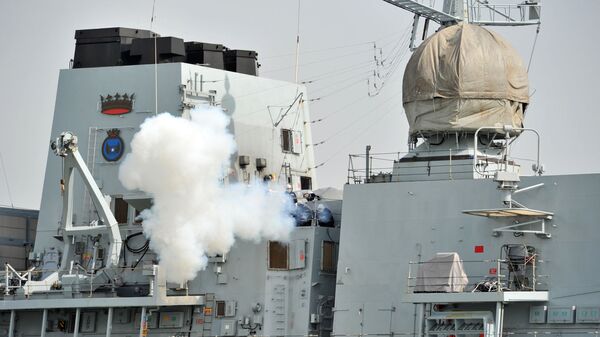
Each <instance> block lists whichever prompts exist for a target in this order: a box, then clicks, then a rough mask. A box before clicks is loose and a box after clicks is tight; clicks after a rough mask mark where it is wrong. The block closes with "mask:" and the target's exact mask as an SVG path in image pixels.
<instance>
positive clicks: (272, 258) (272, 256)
mask: <svg viewBox="0 0 600 337" xmlns="http://www.w3.org/2000/svg"><path fill="white" fill-rule="evenodd" d="M268 249H269V261H268V264H269V269H275V270H288V245H287V244H285V243H281V242H277V241H269V247H268Z"/></svg>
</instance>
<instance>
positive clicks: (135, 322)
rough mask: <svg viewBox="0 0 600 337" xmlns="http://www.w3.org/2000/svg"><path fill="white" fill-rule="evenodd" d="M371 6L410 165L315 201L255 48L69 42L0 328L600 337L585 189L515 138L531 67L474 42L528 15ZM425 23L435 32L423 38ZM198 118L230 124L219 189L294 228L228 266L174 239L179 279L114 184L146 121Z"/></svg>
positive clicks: (300, 90)
mask: <svg viewBox="0 0 600 337" xmlns="http://www.w3.org/2000/svg"><path fill="white" fill-rule="evenodd" d="M385 1H386V2H389V3H390V4H392V5H394V6H397V7H399V8H401V9H404V10H407V11H409V12H411V13H414V24H413V29H412V36H411V49H412V50H413V54H412V56H411V58H410V60H409V62H408V65H407V67H406V70H405V74H404V81H403V88H402V89H403V90H402V92H403V107H404V111H405V113H406V116H407V119H408V121H409V126H410V131H409V135H408V136H409V151H408V152H407V153H399V152H398V153H391V154H390V153H388V154H376V153H372V152H371V151H370V150H371V148H370V146H367V147H366V152H365V153H364V154H360V155H350V156H349V168H348V184H346V185H345V187H344V191H343V198H342V197H340V196H339V195H338V193H335V192H334V191H332V190H331V189H323V188H322V189H318V188H317V187H318V185H317V180H316V176H315V170H314V168H315V160H314V152H313V147H312V146H310V145H311V144H313V142H312V136H311V130H310V125H311V123H310V118H309V117H310V115H309V109H308V99H307V98H308V92H307V89H306V87H305V86H303V85H298V84H296V83H288V82H283V81H276V80H271V79H266V78H262V77H259V76H258V64H257V53H256V52H254V51H251V50H235V49H229V48H227V47H225V46H223V45H221V44H210V43H203V42H195V41H183V40H182V39H179V38H175V37H161V36H158V35H157V34H155V33H154V32H151V31H147V30H141V29H128V28H101V29H87V30H78V31H76V33H75V39H76V48H75V55H74V58H73V60H72V64H71V67H70V68H69V69H64V70H61V71H60V77H59V83H58V91H57V97H56V106H55V113H54V121H53V126H52V135H53V136H54V137H56V138H54V139H53V140H52V142H51V146H50V148H49V150H48V164H47V168H46V174H45V182H44V188H43V197H42V207H41V209H40V213H39V220H38V225H37V233H36V237H35V244H34V246H33V251H32V252H31V253H29V255H28V265H29V266H30V267H29V269H27V270H16V269H15V268H14V267H13V266H11V265H10V264H8V263H7V264H6V265H5V270H4V273H3V275H2V280H1V281H0V282H1V284H0V288H1V290H2V294H3V296H2V301H0V334H2V335H6V336H10V337H15V336H47V337H52V336H123V337H124V336H131V337H133V336H205V337H206V336H273V337H275V336H282V337H283V336H298V337H301V336H304V337H307V336H314V337H331V336H339V337H342V336H348V337H350V336H358V337H363V336H394V335H399V336H400V335H402V336H403V335H408V336H416V337H421V336H423V337H425V336H427V337H434V336H439V337H469V336H479V337H500V336H502V335H504V336H508V335H523V336H531V335H533V336H537V335H540V334H541V335H553V336H561V335H575V336H589V335H590V334H594V335H597V334H598V333H599V331H600V288H599V287H598V282H597V281H596V279H597V273H596V272H595V270H594V269H593V268H594V267H593V266H594V260H595V257H596V253H597V248H596V245H597V242H598V241H599V240H600V231H598V230H597V228H596V221H597V219H598V218H599V217H600V214H599V213H600V211H599V210H598V207H597V206H598V200H600V176H599V175H598V174H581V175H556V176H551V175H543V173H544V167H543V165H542V164H541V161H540V158H539V153H540V151H539V147H540V146H542V145H543V144H544V142H543V138H542V137H541V135H540V134H539V133H538V132H537V131H536V130H535V129H534V128H528V127H525V126H524V117H525V114H526V110H527V106H528V104H529V97H530V93H529V86H528V79H527V71H526V69H525V67H524V66H523V63H522V61H521V59H520V57H519V56H518V54H517V53H516V51H515V50H514V49H513V48H512V47H511V46H510V44H509V43H508V42H507V41H506V40H504V39H503V38H502V37H501V36H499V34H497V33H495V32H493V31H491V30H488V29H486V28H484V26H488V25H496V26H522V25H539V24H540V16H539V15H540V10H541V5H540V4H539V2H537V1H533V0H528V1H525V2H523V3H519V4H510V5H494V4H491V3H489V2H488V1H477V0H474V1H471V0H468V1H452V0H446V1H443V2H442V3H440V4H441V6H442V7H441V8H437V7H436V6H435V5H434V4H435V1H422V0H420V1H416V0H385ZM440 4H438V5H440ZM430 23H431V24H437V25H439V29H437V31H436V32H434V33H433V34H432V35H431V36H428V33H427V30H428V27H429V25H430ZM421 28H422V29H423V38H424V40H423V42H422V43H420V45H419V46H418V47H417V46H416V44H417V40H418V38H417V36H418V33H417V31H418V30H419V29H421ZM290 102H291V103H290ZM207 109H213V110H214V109H217V110H219V111H221V112H222V113H223V114H224V115H226V116H227V118H230V119H231V123H230V124H229V126H228V127H227V129H228V132H230V133H231V134H232V135H233V137H234V138H235V142H236V144H237V145H236V147H235V151H232V152H231V153H230V154H229V158H228V159H229V160H228V162H229V165H228V166H226V167H221V168H220V170H217V171H218V172H220V176H219V177H218V184H219V186H229V185H231V186H233V185H241V186H250V185H259V186H267V187H269V188H270V189H272V190H275V189H276V187H277V186H285V187H286V188H287V190H288V193H289V197H290V198H289V199H290V200H293V201H290V204H291V206H290V207H289V208H286V210H287V211H289V214H288V217H289V218H290V219H292V220H293V225H294V227H293V229H291V232H290V233H289V236H288V237H287V238H286V240H277V238H276V237H273V238H269V235H265V236H264V237H263V238H262V239H260V240H242V239H238V240H236V241H235V243H233V244H232V247H231V249H230V250H228V251H227V252H226V253H223V254H213V253H210V252H209V250H206V249H205V250H201V251H200V254H198V250H195V249H193V248H194V247H187V246H186V243H187V241H186V243H182V242H173V246H177V247H178V248H181V250H179V252H183V253H181V254H179V255H176V256H174V257H173V256H171V258H175V260H176V261H181V262H182V265H183V266H185V265H186V264H185V262H186V261H197V260H198V259H200V260H202V259H201V258H205V259H204V260H202V261H203V262H202V263H203V265H202V268H201V270H200V271H198V272H197V273H193V274H194V277H193V278H191V279H182V280H181V282H179V281H178V279H176V278H174V276H173V275H174V273H173V270H174V269H173V268H174V267H173V266H170V265H165V264H164V261H165V257H164V256H162V255H161V253H160V251H159V248H160V247H159V246H157V244H156V242H157V241H160V239H163V240H164V239H165V238H164V237H163V238H156V237H153V236H152V233H151V231H150V230H149V229H148V226H149V224H148V222H149V220H148V219H149V216H148V214H150V213H149V212H152V210H153V209H155V207H157V205H158V204H159V203H160V200H159V197H158V196H157V195H154V194H153V193H150V192H148V191H145V190H144V189H142V188H128V187H126V186H124V185H125V184H124V182H123V181H124V180H123V179H122V178H123V175H127V174H129V175H133V176H136V175H137V174H138V173H140V172H139V171H142V170H143V169H146V167H141V168H140V167H137V168H136V169H135V170H129V171H128V170H127V167H128V166H127V165H125V163H124V162H125V161H127V160H129V159H128V158H129V157H128V156H129V155H130V154H131V153H132V151H137V149H138V148H139V145H138V143H137V140H136V137H138V135H139V134H141V133H142V132H143V131H144V128H148V126H147V125H148V124H147V123H148V120H153V119H154V120H158V119H157V118H159V117H160V116H165V115H164V114H160V115H159V114H157V113H159V112H169V114H170V116H174V117H177V118H179V119H181V120H193V119H194V116H197V115H198V113H199V112H198V111H201V112H202V111H204V112H205V113H207V112H206V111H208V110H207ZM167 115H168V114H167ZM161 118H162V119H161V120H160V121H161V123H164V124H167V123H166V122H167V121H169V119H168V118H169V117H161ZM205 122H206V121H205ZM158 124H160V123H158ZM198 124H201V123H198ZM145 125H146V126H145ZM176 133H177V130H175V132H174V133H173V134H171V135H169V134H166V135H165V134H155V135H153V137H150V138H151V139H154V140H156V139H158V140H160V141H156V142H153V143H152V144H153V145H152V146H153V147H154V148H155V149H157V151H158V149H163V148H165V149H168V150H169V151H175V152H176V151H177V148H178V147H180V146H185V145H186V144H185V142H183V143H181V142H179V143H177V142H174V144H171V143H170V142H169V139H171V138H175V136H176ZM524 134H530V135H531V136H533V137H536V139H537V149H536V151H534V155H533V160H532V163H533V164H532V165H531V167H532V171H531V173H529V174H527V172H526V170H524V169H522V167H521V164H520V163H519V160H518V159H516V158H513V157H512V155H511V153H512V152H511V151H512V149H513V148H514V147H516V146H518V142H517V140H518V139H519V137H521V136H522V135H524ZM184 136H185V135H184ZM169 137H171V138H169ZM180 138H181V137H180ZM193 140H194V139H190V142H192V141H193ZM208 143H209V145H210V142H208ZM192 145H193V144H192ZM215 147H216V145H215ZM152 149H153V148H152V147H150V151H149V153H146V155H147V156H150V158H155V157H152V156H151V155H152V153H153V152H152ZM191 155H192V154H190V156H191ZM162 159H165V160H164V163H163V162H161V163H160V164H165V166H166V167H170V166H169V165H171V164H172V162H177V161H179V159H181V160H182V161H183V162H184V163H185V164H187V163H189V161H185V160H183V157H176V156H173V157H168V158H162ZM166 159H168V160H166ZM363 163H364V166H363ZM389 163H392V167H389V166H386V165H390V164H389ZM530 163H531V162H530ZM155 164H156V166H158V164H159V163H158V162H156V163H155ZM146 166H150V167H152V166H154V163H153V162H150V163H149V164H148V163H146ZM130 168H131V167H130ZM173 168H177V166H173ZM123 171H125V172H123ZM140 174H141V173H140ZM162 174H163V176H161V177H160V178H159V179H157V180H165V181H171V178H172V177H171V176H175V177H176V176H178V175H181V174H182V173H181V172H179V171H177V169H173V171H172V172H162ZM197 174H198V175H199V176H202V175H203V174H204V172H197ZM159 183H160V181H159ZM129 187H131V186H129ZM173 188H175V187H173ZM265 193H276V191H271V190H270V191H268V192H265ZM273 207H274V206H273ZM174 208H175V211H179V209H178V208H177V207H174ZM235 208H236V205H233V206H231V210H230V211H231V212H232V213H235ZM181 211H182V212H183V210H181ZM253 215H254V214H248V219H247V221H248V222H252V223H254V221H256V220H257V219H251V217H252V216H253ZM218 216H222V217H227V216H229V214H218ZM258 220H259V221H267V220H268V219H258ZM176 231H177V230H176V229H175V228H173V229H172V234H173V235H175V232H176ZM162 234H163V236H167V237H168V236H170V234H171V233H169V232H168V231H167V232H163V233H162ZM206 235H208V234H206ZM179 246H181V247H179ZM205 251H207V252H209V253H207V254H206V256H204V255H203V254H204V252H205ZM186 252H189V253H186ZM198 255H202V256H198ZM161 261H163V264H161Z"/></svg>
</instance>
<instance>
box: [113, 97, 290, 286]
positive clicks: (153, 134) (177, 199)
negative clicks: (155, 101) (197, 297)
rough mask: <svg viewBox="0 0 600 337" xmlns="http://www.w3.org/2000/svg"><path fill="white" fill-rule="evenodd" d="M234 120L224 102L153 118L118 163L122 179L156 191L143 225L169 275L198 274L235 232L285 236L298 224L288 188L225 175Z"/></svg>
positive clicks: (176, 278) (232, 239)
mask: <svg viewBox="0 0 600 337" xmlns="http://www.w3.org/2000/svg"><path fill="white" fill-rule="evenodd" d="M229 123H230V119H229V117H227V116H226V115H225V114H224V113H223V112H222V111H221V110H220V109H218V108H203V109H198V110H194V111H192V112H191V119H186V118H181V117H175V116H172V115H170V114H168V113H163V114H160V115H157V116H155V117H151V118H148V119H146V121H145V122H144V123H143V124H142V125H141V127H140V131H139V132H138V133H136V134H135V135H134V137H133V140H132V142H131V153H129V154H128V155H127V157H126V158H125V160H124V161H123V163H122V164H121V166H120V168H119V179H120V180H121V182H122V183H123V186H125V187H126V188H127V189H130V190H133V189H139V190H142V191H144V192H148V193H150V194H151V195H152V196H153V198H154V204H153V206H152V208H151V209H149V210H146V211H144V212H142V214H141V216H142V218H143V220H144V221H143V231H144V234H145V235H146V237H147V238H149V239H150V248H151V249H152V250H153V251H155V252H156V253H157V254H158V256H159V264H160V266H161V269H163V270H166V275H167V281H169V282H177V283H181V282H184V281H187V280H191V279H193V278H194V277H195V276H196V274H197V273H198V272H199V271H201V270H203V269H204V268H206V265H207V255H212V254H225V253H227V252H228V251H229V250H230V249H231V247H232V245H233V244H234V242H235V240H236V238H241V239H245V240H253V241H256V242H258V241H260V240H261V239H263V238H266V239H271V240H279V241H286V240H287V239H288V237H289V234H290V231H291V229H292V228H293V226H294V225H293V220H292V218H291V217H290V216H289V208H290V207H291V205H290V201H289V198H288V197H287V196H286V194H285V193H284V192H283V190H282V191H279V192H275V191H269V190H268V189H267V187H266V186H264V185H262V184H257V185H253V186H247V185H241V184H233V185H224V184H223V183H222V182H221V179H222V178H223V177H224V176H226V175H227V173H228V170H229V167H230V164H229V158H230V156H231V155H232V154H233V153H234V151H235V148H236V144H235V141H234V138H233V136H232V135H231V134H230V133H229V132H228V131H227V126H228V125H229Z"/></svg>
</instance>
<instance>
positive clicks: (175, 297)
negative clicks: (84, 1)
mask: <svg viewBox="0 0 600 337" xmlns="http://www.w3.org/2000/svg"><path fill="white" fill-rule="evenodd" d="M75 38H76V39H77V46H76V49H75V56H74V59H73V61H72V68H71V69H65V70H62V71H61V72H60V77H59V84H58V92H57V97H56V108H55V114H54V121H53V127H52V135H53V136H54V137H57V138H56V139H54V140H53V142H52V144H51V145H52V146H51V148H49V157H48V164H47V168H46V180H45V184H44V189H43V198H42V199H43V201H42V208H41V210H40V216H39V224H38V226H37V236H36V242H35V246H34V249H33V251H32V252H31V253H30V254H29V262H30V263H31V266H32V267H31V268H30V269H29V270H25V271H21V270H15V269H14V268H13V267H12V266H10V265H7V266H6V268H5V273H4V276H3V280H4V281H3V287H2V289H3V300H2V301H1V302H0V305H1V307H2V313H1V314H0V315H1V316H2V322H3V324H2V327H0V329H2V332H0V334H2V335H8V336H64V335H65V334H68V335H74V336H134V335H135V336H138V335H139V336H216V335H219V336H239V335H249V334H265V335H307V334H309V333H312V334H317V335H327V334H328V333H329V330H331V324H332V322H331V308H332V307H333V292H334V287H335V285H334V284H335V256H336V247H337V241H338V229H336V228H334V227H333V221H334V220H333V219H332V214H331V212H332V211H333V213H334V214H333V217H334V218H335V217H337V220H338V221H339V205H338V206H335V205H334V206H329V207H324V205H323V204H324V203H326V200H320V197H319V196H318V195H315V194H314V193H309V194H307V195H306V198H304V192H306V191H312V190H314V189H316V187H317V186H316V180H315V176H314V171H312V170H310V168H311V167H314V158H313V151H312V148H311V147H307V146H306V144H311V143H312V141H311V134H310V129H309V128H307V127H305V126H306V125H307V124H308V123H307V121H309V111H308V106H307V104H306V103H305V101H306V100H307V92H306V88H305V87H303V86H300V85H296V84H293V83H287V82H281V81H275V80H270V79H265V78H261V77H258V76H257V72H258V65H257V54H256V53H255V52H254V51H244V50H230V49H228V48H226V47H224V46H222V45H219V44H208V43H199V42H184V41H183V40H181V39H178V38H174V37H159V36H157V35H156V34H155V33H153V32H150V31H144V30H138V29H127V28H105V29H90V30H80V31H77V32H76V34H75ZM203 106H210V107H215V108H217V109H222V110H223V112H224V113H225V114H227V115H229V116H230V117H231V119H232V123H231V124H230V127H229V129H230V132H231V133H232V134H233V135H234V137H235V141H236V143H237V148H236V153H235V154H234V155H233V156H232V158H231V166H230V167H224V168H223V174H222V178H221V183H222V184H224V185H227V184H232V183H240V184H248V185H250V184H267V185H270V184H273V185H283V186H285V187H287V188H288V189H289V190H291V191H295V192H297V193H295V194H296V195H297V196H298V199H299V201H298V204H297V206H296V207H297V209H299V210H300V211H299V212H297V213H298V216H297V224H298V227H297V228H296V229H294V230H293V232H292V234H291V238H290V241H289V242H286V243H280V242H276V241H266V240H263V241H262V242H260V243H256V242H245V241H241V240H238V242H236V244H235V247H234V248H233V250H232V251H231V252H230V253H229V254H226V255H215V256H209V258H208V267H207V268H206V270H204V271H202V272H200V273H199V275H198V276H197V277H196V278H195V279H194V280H192V281H189V282H186V283H184V284H173V283H169V282H166V275H165V272H164V270H162V269H161V268H160V267H159V266H158V259H159V257H158V256H157V255H156V254H155V253H154V252H153V251H152V249H150V248H149V242H148V241H147V239H146V238H145V237H144V235H142V224H141V218H140V217H139V214H140V213H141V212H142V211H144V210H145V209H148V208H150V207H151V206H152V203H153V201H152V195H148V194H146V193H144V192H141V191H135V190H134V191H130V190H127V189H125V188H124V187H123V185H122V184H121V183H120V181H119V179H118V177H117V176H118V169H119V165H120V164H121V162H122V160H123V159H124V158H125V156H126V155H127V153H128V152H129V151H130V150H131V148H130V145H131V141H132V137H133V136H134V134H135V133H136V132H137V131H138V130H139V127H140V124H142V122H143V121H144V120H146V119H147V118H148V117H152V116H154V115H156V114H157V113H161V112H169V113H171V114H172V115H174V116H181V117H183V118H189V115H190V111H191V110H193V109H195V108H198V107H203ZM163 145H164V146H167V147H168V146H169V144H161V145H160V146H163ZM172 174H178V172H172ZM198 174H202V172H198ZM335 203H337V204H339V202H334V204H335ZM336 207H337V209H338V210H337V211H336ZM325 209H326V211H324V210H325ZM324 212H328V213H327V216H325V217H323V216H322V215H324ZM336 212H337V213H338V214H335V213H336ZM317 215H319V216H320V217H317ZM319 219H320V220H321V221H319ZM180 258H181V259H187V258H192V257H190V256H180ZM4 323H5V324H4Z"/></svg>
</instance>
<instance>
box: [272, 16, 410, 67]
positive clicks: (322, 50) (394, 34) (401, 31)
mask: <svg viewBox="0 0 600 337" xmlns="http://www.w3.org/2000/svg"><path fill="white" fill-rule="evenodd" d="M411 25H412V23H409V25H408V26H407V28H408V27H410V26H411ZM403 32H404V30H399V31H398V32H396V33H393V34H390V35H387V36H384V37H381V38H379V39H377V40H372V41H364V42H357V43H351V44H347V45H339V46H334V47H328V48H323V49H313V50H308V51H304V52H301V53H300V55H306V54H315V53H322V52H326V51H330V50H335V49H344V48H350V47H357V46H363V45H371V44H373V43H374V42H377V41H383V40H387V39H390V38H392V37H394V36H396V35H399V34H403ZM292 55H295V53H287V54H279V55H271V56H265V57H262V59H263V60H266V59H273V58H278V57H287V56H292Z"/></svg>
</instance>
